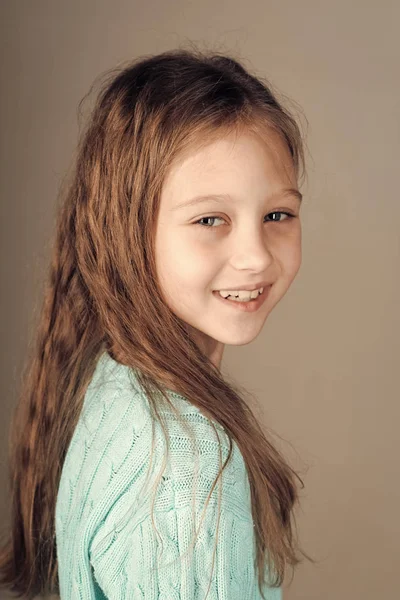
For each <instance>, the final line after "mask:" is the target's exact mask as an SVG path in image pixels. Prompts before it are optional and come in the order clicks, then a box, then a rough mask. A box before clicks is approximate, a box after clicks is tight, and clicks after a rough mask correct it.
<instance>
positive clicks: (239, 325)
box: [155, 130, 301, 369]
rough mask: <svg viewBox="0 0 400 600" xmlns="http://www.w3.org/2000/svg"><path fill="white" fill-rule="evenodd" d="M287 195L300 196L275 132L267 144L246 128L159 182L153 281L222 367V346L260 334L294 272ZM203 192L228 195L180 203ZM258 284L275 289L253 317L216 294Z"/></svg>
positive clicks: (297, 233)
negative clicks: (244, 131)
mask: <svg viewBox="0 0 400 600" xmlns="http://www.w3.org/2000/svg"><path fill="white" fill-rule="evenodd" d="M290 189H291V190H298V188H297V181H296V175H295V170H294V167H293V163H292V159H291V156H290V153H289V150H288V148H287V146H286V145H285V143H284V142H283V141H282V139H281V138H280V136H279V135H278V134H277V133H276V132H274V131H273V130H270V135H269V138H268V145H267V144H266V143H265V141H263V140H262V139H261V138H260V137H258V136H256V135H255V134H253V133H250V132H249V133H245V134H241V135H238V136H237V138H236V139H235V137H234V136H233V135H228V136H226V137H224V138H222V139H219V140H217V141H213V142H211V143H210V144H209V145H207V146H206V147H202V148H201V149H200V150H198V151H194V152H193V154H190V155H189V156H186V157H185V158H184V159H183V160H182V162H180V163H176V164H175V165H174V166H173V167H172V168H171V170H170V171H169V173H168V176H167V178H166V180H165V182H164V185H163V189H162V193H161V200H160V209H159V214H158V219H157V224H156V240H155V253H156V265H157V276H158V278H159V281H160V285H161V288H162V292H163V294H164V296H165V298H166V301H167V304H168V306H169V307H170V308H171V310H172V311H173V312H174V313H175V314H176V315H177V316H178V317H180V318H181V319H182V320H183V321H185V323H187V325H188V326H189V329H190V331H191V334H192V335H193V337H194V339H195V340H196V342H197V343H198V344H199V346H200V347H201V348H202V349H203V351H204V352H205V353H206V354H207V356H209V358H210V359H211V361H212V362H213V363H214V364H215V365H216V366H217V368H218V369H219V368H220V362H221V359H222V353H223V349H224V345H225V344H229V345H233V346H241V345H244V344H248V343H250V342H251V341H252V340H254V339H255V338H256V337H257V336H258V334H259V333H260V331H261V329H262V327H263V325H264V323H265V321H266V319H267V317H268V315H269V314H270V312H271V311H272V309H273V308H274V306H276V304H277V303H278V302H279V300H281V298H282V297H283V296H284V295H285V293H286V292H287V290H288V289H289V287H290V285H291V283H292V281H293V280H294V278H295V277H296V274H297V272H298V270H299V268H300V265H301V225H300V217H299V211H300V200H299V199H298V198H297V197H296V194H295V193H293V192H288V191H287V190H290ZM205 195H219V196H222V195H223V196H224V197H223V198H220V199H219V200H216V199H208V200H203V201H201V202H196V203H194V204H190V205H187V204H186V206H185V205H182V206H179V205H181V204H183V203H187V201H189V200H191V199H193V198H194V197H197V196H205ZM283 212H288V213H290V214H292V215H294V217H293V218H290V217H288V216H287V215H285V214H282V213H283ZM272 213H276V214H272ZM196 221H200V222H199V223H196ZM261 281H267V282H269V283H270V284H272V287H271V288H270V289H269V291H268V295H267V296H266V297H265V300H264V302H263V303H262V304H261V305H260V306H259V307H258V308H257V310H254V311H251V312H249V311H245V310H241V307H239V308H238V305H237V304H236V303H234V302H233V301H223V300H221V299H220V298H219V297H218V296H217V295H216V293H215V290H235V289H237V288H238V287H241V286H244V285H247V284H251V285H252V287H254V288H255V287H257V283H258V282H261ZM253 284H256V285H253ZM213 292H214V293H213Z"/></svg>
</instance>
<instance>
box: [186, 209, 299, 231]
mask: <svg viewBox="0 0 400 600" xmlns="http://www.w3.org/2000/svg"><path fill="white" fill-rule="evenodd" d="M269 215H286V216H287V217H288V219H293V218H294V215H292V214H291V213H288V212H284V211H280V210H278V211H274V212H272V213H269V214H268V215H267V217H268V216H269ZM207 219H213V220H215V219H221V220H222V221H223V220H224V219H223V218H222V217H210V216H208V217H202V218H201V219H199V220H198V221H195V222H194V223H193V225H200V227H206V228H208V229H215V227H212V226H210V225H205V224H204V223H201V221H205V220H207ZM285 220H286V219H285ZM272 222H275V223H281V220H279V221H277V220H276V219H273V220H272Z"/></svg>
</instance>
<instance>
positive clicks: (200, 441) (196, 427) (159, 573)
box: [55, 353, 282, 600]
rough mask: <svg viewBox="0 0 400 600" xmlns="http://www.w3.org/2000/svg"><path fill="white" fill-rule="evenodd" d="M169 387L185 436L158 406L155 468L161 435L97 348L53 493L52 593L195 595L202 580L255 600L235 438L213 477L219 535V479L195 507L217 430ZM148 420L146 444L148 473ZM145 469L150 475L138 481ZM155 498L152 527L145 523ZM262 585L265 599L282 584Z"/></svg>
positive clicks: (226, 596)
mask: <svg viewBox="0 0 400 600" xmlns="http://www.w3.org/2000/svg"><path fill="white" fill-rule="evenodd" d="M167 394H168V397H169V399H170V400H171V402H172V403H173V404H174V406H175V407H176V408H178V409H179V412H180V413H181V415H182V417H183V420H184V422H185V424H189V425H192V427H193V429H192V431H193V432H194V434H195V443H193V442H191V436H190V432H189V433H188V432H187V431H186V429H185V428H184V427H182V424H181V423H180V421H179V419H178V418H177V416H176V414H175V413H174V412H173V411H172V409H168V410H166V409H161V410H162V412H163V414H164V415H165V417H166V422H167V431H168V434H169V437H170V447H169V456H168V461H167V462H166V464H165V470H163V469H164V463H163V460H164V459H165V458H166V454H167V448H166V445H165V437H164V434H163V430H162V428H161V426H160V425H159V423H158V421H156V420H155V419H152V417H151V413H150V410H149V404H148V400H147V396H146V395H145V393H144V391H143V389H142V388H141V387H140V385H139V383H138V381H137V379H136V377H135V371H134V370H132V369H129V368H128V367H126V366H125V365H122V364H120V363H118V362H116V361H115V360H113V359H112V358H111V357H110V355H109V354H107V353H104V354H103V355H102V356H101V357H100V359H99V361H98V363H97V365H96V370H95V373H94V376H93V378H92V380H91V382H90V384H89V386H88V388H87V391H86V394H85V398H84V402H83V407H82V411H81V413H80V416H79V421H78V424H77V426H76V428H75V431H74V434H73V437H72V439H71V443H70V445H69V447H68V451H67V454H66V458H65V461H64V464H63V468H62V473H61V479H60V485H59V489H58V495H57V503H56V515H55V520H56V546H57V560H58V576H59V583H60V598H61V600H105V599H106V600H107V599H109V600H139V599H140V600H156V599H157V600H203V599H205V598H206V593H207V589H208V585H209V582H210V579H211V585H210V589H209V592H208V596H207V600H259V599H261V595H260V593H259V590H258V582H257V577H256V574H255V569H254V559H255V538H254V528H253V527H254V524H253V520H252V515H251V499H250V486H249V481H248V478H247V471H246V468H245V463H244V459H243V457H242V454H241V452H240V451H239V447H238V446H237V444H236V443H235V442H234V441H233V457H232V458H233V460H232V459H231V460H232V462H230V464H229V465H228V466H227V467H226V468H225V469H224V471H223V474H222V479H223V484H222V498H221V507H220V508H221V514H220V522H219V529H218V530H217V525H218V514H219V509H218V500H219V498H218V497H219V493H220V480H219V481H218V484H217V485H216V487H215V488H214V490H213V492H212V495H211V499H210V501H209V504H208V505H207V508H206V509H205V502H206V500H207V497H208V494H209V492H210V491H211V487H212V484H213V482H214V479H215V478H216V476H217V474H218V471H219V451H218V440H217V438H216V434H215V432H214V429H213V427H212V425H211V423H210V420H209V419H207V418H206V417H205V416H204V415H203V414H202V412H201V411H200V410H199V409H198V408H197V407H195V406H193V405H192V404H191V403H189V402H188V400H187V399H186V398H184V397H183V396H180V395H179V394H176V393H175V392H172V391H170V390H169V391H168V392H167ZM152 424H153V425H154V427H155V443H154V450H153V452H154V454H153V459H152V466H151V468H150V470H149V466H150V456H151V451H152ZM213 424H214V425H215V427H216V428H217V430H218V431H219V434H218V435H219V438H220V440H221V444H222V456H221V460H222V463H221V464H223V461H224V460H225V459H226V457H227V454H228V449H229V442H228V437H227V435H226V432H225V431H224V429H223V428H222V427H221V426H220V425H219V424H218V423H216V422H215V421H213ZM195 457H196V460H194V458H195ZM148 470H149V473H150V475H149V482H148V485H147V487H145V488H143V487H142V486H143V484H144V483H145V478H146V475H147V473H148ZM160 470H162V471H163V473H162V478H161V480H160V481H159V483H158V484H157V481H158V475H159V473H160ZM154 485H158V487H157V493H156V494H155V492H154V489H155V488H153V486H154ZM143 490H144V491H143ZM153 498H154V507H153V511H154V512H153V518H154V525H155V526H156V529H157V531H158V533H157V532H156V531H155V529H154V525H153V522H152V514H151V513H152V506H151V504H152V500H153ZM192 502H193V506H192ZM204 511H205V512H204ZM203 512H204V515H203V521H202V522H201V521H200V519H201V517H202V514H203ZM199 528H200V532H199V534H198V537H197V538H196V541H195V544H194V547H193V550H192V551H190V550H191V545H192V542H193V536H194V534H195V532H197V530H198V529H199ZM215 545H216V550H215V562H214V568H213V571H212V562H213V552H214V546H215ZM161 550H163V552H162V554H161V555H160V552H161ZM211 571H212V576H211ZM266 573H267V571H266ZM263 592H264V595H265V597H266V599H267V600H281V598H282V591H281V588H278V589H277V588H264V590H263Z"/></svg>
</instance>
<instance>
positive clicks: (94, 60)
mask: <svg viewBox="0 0 400 600" xmlns="http://www.w3.org/2000/svg"><path fill="white" fill-rule="evenodd" d="M0 10H1V19H0V21H1V53H0V60H1V84H2V93H1V98H0V102H1V106H0V119H1V122H0V124H1V236H0V240H1V254H0V257H1V312H0V314H1V332H2V339H3V350H2V352H3V355H2V361H1V386H2V390H1V395H2V402H1V419H0V440H1V442H0V459H1V465H0V467H1V471H0V477H1V484H0V490H1V493H0V510H1V518H2V523H1V524H2V525H4V524H5V523H6V522H7V514H8V512H7V511H8V498H7V493H6V477H7V466H6V455H7V432H8V425H9V419H10V415H11V410H12V408H13V406H14V405H15V402H16V397H17V389H18V384H19V377H20V369H21V366H22V364H23V360H24V357H25V352H26V348H27V344H28V340H29V339H30V336H31V332H32V326H33V325H32V324H33V322H34V311H35V310H36V307H37V306H38V305H40V300H41V293H42V285H43V278H44V274H45V271H46V269H47V264H48V261H49V242H50V239H51V236H52V234H53V229H54V217H55V207H56V202H57V194H58V190H59V186H60V183H61V180H62V178H63V176H64V175H65V172H66V170H67V168H68V167H69V165H70V161H71V158H72V153H73V151H74V149H75V146H76V143H77V135H78V118H77V109H78V103H79V101H80V100H81V99H82V97H83V96H84V95H85V94H86V93H87V92H88V90H89V88H90V86H91V84H92V83H93V81H94V79H95V78H96V77H97V76H99V75H100V74H102V73H103V72H104V71H106V70H107V69H110V68H112V67H114V66H116V65H117V64H118V63H120V62H123V61H126V60H129V59H131V58H132V59H133V58H136V57H138V56H142V55H148V54H156V53H158V52H162V51H164V50H167V49H171V48H175V47H178V46H180V45H182V44H185V42H187V41H193V42H195V43H196V44H197V45H198V46H200V47H203V48H204V47H207V48H213V49H215V50H217V51H219V52H226V53H230V52H231V53H232V54H233V55H234V56H235V57H236V58H239V59H241V60H243V63H244V64H245V66H247V67H248V68H249V69H251V70H252V71H253V72H255V73H256V74H258V75H260V76H263V77H266V78H267V79H269V80H270V81H271V82H272V84H273V86H274V88H275V89H277V90H278V92H281V93H282V94H284V95H285V96H286V97H288V99H289V100H290V101H292V102H294V103H295V104H294V108H295V111H297V115H298V117H299V119H300V121H301V122H303V130H304V132H305V134H306V135H307V147H308V150H307V163H308V165H307V166H308V181H307V183H306V185H305V186H304V187H303V188H302V190H301V191H302V192H303V194H304V201H303V207H302V232H303V233H302V238H303V264H302V267H301V270H300V272H299V274H298V275H297V278H296V280H295V282H294V283H293V285H292V287H291V288H290V290H289V291H288V293H287V295H286V296H285V298H284V299H283V300H282V301H281V302H280V303H279V305H278V306H277V307H276V308H275V310H274V311H273V312H272V314H271V315H270V316H269V318H268V320H267V322H266V324H265V327H264V329H263V331H262V333H261V334H260V335H259V336H258V338H257V339H256V340H254V342H252V343H251V344H249V345H247V346H242V347H227V348H226V349H225V353H224V359H223V372H225V373H229V374H230V375H232V376H234V377H235V378H236V379H237V380H238V382H240V384H242V385H243V386H245V387H247V389H249V390H250V391H251V392H252V393H254V394H255V395H256V396H257V398H258V399H259V402H260V406H261V408H262V418H263V421H264V422H265V424H266V425H268V427H270V428H271V429H272V430H273V431H274V432H276V433H277V434H278V435H279V436H280V437H281V438H282V439H278V438H276V440H275V441H276V443H278V444H279V447H280V449H281V450H282V451H284V452H285V453H286V456H287V457H288V459H289V460H291V464H292V465H293V466H294V468H296V469H297V470H298V471H299V473H300V474H301V477H302V479H303V481H304V483H305V487H304V489H303V490H301V509H300V510H299V511H298V513H297V522H298V529H299V536H300V540H301V543H302V546H303V547H304V548H305V550H306V551H307V552H309V553H310V554H312V556H314V557H315V558H317V559H318V560H319V563H318V565H316V566H313V565H311V564H309V563H308V562H304V563H303V564H302V565H300V566H299V567H298V569H297V570H296V573H295V577H294V580H293V582H292V584H291V585H290V586H289V584H288V583H286V584H285V586H284V598H285V600H305V599H307V600H321V599H324V600H338V599H339V598H340V600H350V599H351V600H358V599H360V600H361V599H362V600H376V599H377V598H394V597H397V593H398V571H399V559H400V551H399V534H400V526H399V523H400V522H399V514H398V510H399V505H400V482H399V456H400V453H399V433H398V431H399V423H400V409H399V404H400V403H399V400H400V394H399V372H398V368H399V356H400V352H399V333H400V327H399V293H400V286H399V271H400V269H399V264H400V261H399V258H400V236H399V223H400V202H399V192H398V189H399V184H398V179H399V177H398V174H399V166H398V163H399V156H400V143H399V142H400V125H399V124H400V119H399V116H400V107H399V96H400V83H399V72H400V69H399V64H400V60H399V59H400V42H399V34H398V24H399V22H400V4H399V3H398V2H397V1H394V0H393V1H392V2H391V1H389V0H381V1H380V2H371V1H361V0H353V1H352V2H349V1H348V0H336V1H335V2H326V1H321V0H303V1H302V2H299V1H295V0H292V1H291V2H290V1H288V0H279V1H269V0H259V1H256V0H247V1H246V2H241V1H239V0H231V1H219V2H218V1H216V0H212V1H211V0H202V1H201V2H193V1H189V0H175V1H173V0H147V1H146V2H139V1H136V2H134V1H128V0H125V1H122V0H113V1H108V2H106V1H104V0H96V1H94V0H90V1H89V0H79V1H78V0H69V2H61V1H54V0H52V1H50V0H48V1H44V0H35V1H34V2H33V1H32V0H19V1H18V2H15V1H13V0H8V1H5V0H3V2H2V3H1V9H0ZM292 107H293V105H292ZM305 117H306V119H307V121H308V126H307V123H306V122H305ZM2 597H3V598H6V597H8V596H6V595H4V596H2ZM244 600H245V599H244Z"/></svg>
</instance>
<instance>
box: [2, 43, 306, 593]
mask: <svg viewBox="0 0 400 600" xmlns="http://www.w3.org/2000/svg"><path fill="white" fill-rule="evenodd" d="M301 168H302V169H303V170H304V152H303V146H302V139H301V135H300V131H299V128H298V126H297V124H296V122H295V120H294V119H293V117H292V116H290V114H289V113H288V112H287V111H286V110H285V109H284V108H283V107H282V106H281V105H280V103H279V102H278V100H277V99H276V98H275V97H274V95H273V93H272V92H271V90H270V89H269V87H268V86H267V84H266V83H265V82H263V81H261V80H260V79H257V78H256V77H255V76H253V75H251V74H249V73H248V72H247V71H246V70H245V68H244V67H243V66H242V65H241V64H239V63H238V62H237V61H235V60H233V59H232V58H229V57H226V56H222V55H220V54H210V53H206V52H201V51H196V50H191V51H189V50H175V51H169V52H165V53H163V54H160V55H157V56H153V57H147V58H145V59H142V60H137V61H135V62H134V63H133V64H129V65H128V66H127V67H126V68H123V69H120V70H119V71H118V72H117V74H113V77H112V78H111V79H110V81H108V82H106V84H105V85H104V87H103V89H102V91H101V93H100V94H99V96H98V99H97V102H96V105H95V107H94V109H93V113H92V117H91V119H90V122H89V123H88V126H87V128H86V130H85V131H84V133H83V135H82V138H81V141H80V144H79V148H78V153H77V158H76V166H75V170H74V173H73V177H72V179H71V182H70V184H69V187H68V190H67V193H66V197H65V199H64V202H63V203H62V205H61V208H60V211H59V216H58V227H57V235H56V241H55V247H54V254H53V259H52V263H51V268H50V273H49V278H48V288H47V292H46V296H45V300H44V306H43V311H42V315H41V320H40V325H39V328H38V335H37V341H36V345H35V348H34V351H33V356H32V358H31V361H30V365H29V371H28V372H27V373H26V374H25V377H24V386H23V389H22V391H21V394H20V402H19V405H18V407H17V410H16V412H15V414H14V417H13V422H12V429H11V436H10V484H11V494H12V512H11V535H10V537H9V539H7V540H6V541H4V544H3V547H2V551H1V554H0V575H1V583H2V584H3V585H4V586H5V587H8V588H9V589H10V590H12V591H14V592H17V594H18V595H19V596H21V595H25V596H27V597H28V598H33V597H34V596H35V595H37V594H48V593H56V594H60V597H61V598H62V599H63V600H79V599H81V600H89V599H102V600H103V599H104V598H108V599H117V598H118V599H126V598H129V599H133V600H136V599H139V598H140V599H145V600H153V599H156V598H163V599H164V600H194V599H203V598H208V599H209V600H213V599H214V600H216V599H217V598H218V599H219V600H228V599H229V600H234V599H238V600H239V599H240V600H247V599H253V598H264V600H276V599H279V598H281V589H282V588H281V586H282V582H283V578H284V574H285V566H286V565H287V564H289V565H291V566H295V565H297V564H298V563H299V562H300V561H301V559H300V558H299V557H298V555H297V554H296V550H297V547H296V544H295V541H294V539H293V529H292V523H291V518H292V517H293V516H294V515H293V512H294V508H295V504H296V502H297V501H298V491H297V487H296V482H295V477H297V478H298V479H299V481H300V483H301V484H302V483H303V482H302V481H301V479H300V477H299V476H298V475H297V474H296V473H295V472H294V471H293V470H292V469H291V467H290V466H289V465H288V464H287V462H286V461H285V459H284V458H283V456H282V455H281V454H280V453H279V452H278V450H277V449H276V448H275V447H274V446H273V444H272V443H271V442H270V441H269V440H268V439H267V437H266V435H265V433H264V432H263V431H262V429H261V427H260V425H259V423H258V421H257V419H256V418H255V416H254V415H253V413H252V411H251V410H250V408H249V407H248V404H247V403H246V402H245V400H244V399H243V394H242V392H241V390H240V389H239V387H238V386H236V385H235V384H234V383H232V382H228V381H227V380H226V378H224V377H223V376H222V375H221V372H220V363H221V359H222V353H223V349H224V346H225V344H231V345H243V344H248V343H249V342H251V341H252V340H254V339H255V338H256V337H257V335H258V334H259V333H260V332H261V330H262V327H263V325H264V323H265V320H266V319H267V317H268V315H269V313H270V312H271V311H272V309H273V308H274V306H276V304H277V303H278V302H279V301H280V300H281V298H282V297H283V296H284V295H285V293H286V292H287V290H288V288H289V287H290V285H291V283H292V281H293V279H294V278H295V276H296V274H297V272H298V270H299V268H300V262H301V228H300V215H299V212H300V202H301V194H300V192H299V190H298V179H299V174H300V170H301ZM217 488H218V493H217ZM150 491H153V492H154V493H153V494H150ZM300 552H301V553H302V554H303V556H305V557H307V558H308V559H309V560H311V561H312V562H314V561H313V559H311V558H310V557H309V556H308V555H306V554H305V553H304V552H303V551H302V550H301V551H300ZM161 558H163V559H164V560H163V561H161Z"/></svg>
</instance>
